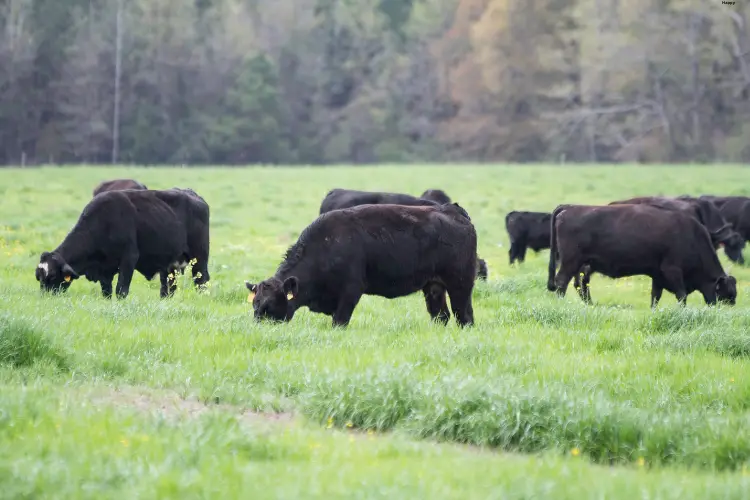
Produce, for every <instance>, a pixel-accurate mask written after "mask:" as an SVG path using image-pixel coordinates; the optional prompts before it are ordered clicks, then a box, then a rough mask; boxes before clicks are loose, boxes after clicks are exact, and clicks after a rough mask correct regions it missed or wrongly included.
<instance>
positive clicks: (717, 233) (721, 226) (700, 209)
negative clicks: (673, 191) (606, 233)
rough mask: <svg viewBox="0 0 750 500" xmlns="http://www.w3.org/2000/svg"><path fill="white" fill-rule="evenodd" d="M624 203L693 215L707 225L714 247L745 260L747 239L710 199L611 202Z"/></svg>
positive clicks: (656, 198) (652, 198)
mask: <svg viewBox="0 0 750 500" xmlns="http://www.w3.org/2000/svg"><path fill="white" fill-rule="evenodd" d="M624 204H628V205H638V204H647V205H651V206H654V207H659V208H663V209H666V210H678V211H681V212H683V213H685V214H687V215H691V216H693V217H695V218H696V219H697V220H698V222H700V223H701V224H703V225H704V226H705V227H706V230H707V231H708V234H709V235H710V236H711V242H712V243H713V245H714V248H718V247H719V246H724V253H726V255H727V257H729V259H730V260H732V261H734V262H739V263H740V264H741V263H743V262H744V258H743V257H742V250H743V249H744V248H745V240H744V239H743V238H742V237H741V236H740V235H739V234H737V232H735V231H734V230H733V229H732V224H730V223H729V222H728V221H727V220H725V218H724V217H723V216H722V214H721V212H720V211H719V209H718V208H716V206H715V205H714V204H713V203H711V202H710V201H708V200H701V199H698V198H691V197H688V196H681V197H679V198H667V197H663V196H642V197H638V198H631V199H629V200H621V201H613V202H612V203H610V205H624Z"/></svg>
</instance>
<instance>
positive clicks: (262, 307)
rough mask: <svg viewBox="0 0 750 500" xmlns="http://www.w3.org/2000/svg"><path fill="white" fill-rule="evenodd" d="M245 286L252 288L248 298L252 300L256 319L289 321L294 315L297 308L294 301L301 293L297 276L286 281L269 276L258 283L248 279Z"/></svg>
mask: <svg viewBox="0 0 750 500" xmlns="http://www.w3.org/2000/svg"><path fill="white" fill-rule="evenodd" d="M245 286H246V287H247V289H248V290H250V296H249V297H248V300H252V303H253V316H254V317H255V319H256V320H261V319H271V320H275V321H289V320H291V319H292V317H293V316H294V311H295V310H296V309H295V307H294V306H293V304H292V301H293V300H294V299H295V298H296V297H297V294H298V293H299V282H298V280H297V278H296V277H295V276H291V277H289V278H287V279H285V280H284V281H281V280H280V279H278V278H275V277H274V278H269V279H267V280H265V281H261V282H260V283H258V284H252V283H250V282H247V281H246V282H245Z"/></svg>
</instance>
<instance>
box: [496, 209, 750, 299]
mask: <svg viewBox="0 0 750 500" xmlns="http://www.w3.org/2000/svg"><path fill="white" fill-rule="evenodd" d="M746 221H747V222H746ZM505 224H506V229H507V231H508V235H509V236H510V241H511V247H510V251H509V255H510V262H511V264H512V263H513V262H514V261H516V260H518V261H520V262H522V261H523V260H524V257H525V254H526V249H527V248H531V249H532V250H534V251H536V252H538V251H539V250H541V249H544V248H549V249H550V257H549V272H548V281H547V289H548V290H550V291H555V292H557V293H558V294H559V295H564V294H565V291H566V290H567V287H568V284H569V283H570V280H571V279H573V280H574V286H575V288H576V289H577V290H578V294H579V295H580V297H581V299H582V300H583V301H584V302H591V292H590V290H589V280H590V278H591V274H592V273H595V272H596V273H600V274H603V275H605V276H608V277H610V278H622V277H626V276H635V275H644V276H648V277H650V278H651V305H652V307H655V306H656V305H657V304H658V302H659V299H660V298H661V295H662V292H663V291H664V290H667V291H669V292H671V293H673V294H674V295H675V296H676V297H677V300H678V301H679V302H680V303H682V304H684V303H685V300H686V298H687V296H688V295H689V294H690V293H692V292H694V291H699V292H700V293H701V294H702V295H703V298H704V300H705V301H706V303H707V304H714V303H716V302H717V301H719V302H724V303H727V304H730V305H733V304H734V303H735V301H736V298H737V280H736V279H735V278H734V277H732V276H729V275H727V274H726V273H725V272H724V269H723V268H722V266H721V263H720V261H719V258H718V255H717V254H716V250H717V249H718V248H719V247H724V252H725V253H726V255H727V257H728V258H729V259H730V260H732V261H734V262H737V263H740V264H742V263H744V259H743V256H742V250H743V249H744V247H745V241H746V240H748V239H750V198H745V197H716V196H700V197H698V198H695V197H691V196H687V195H685V196H679V197H676V198H668V197H658V196H653V197H640V198H631V199H628V200H621V201H613V202H611V203H610V204H609V205H604V206H592V205H560V206H558V207H557V208H556V209H555V210H554V211H553V212H552V213H543V212H515V211H514V212H510V213H509V214H508V215H507V217H506V219H505ZM558 263H559V264H560V269H559V271H558V272H557V273H556V270H557V264H558Z"/></svg>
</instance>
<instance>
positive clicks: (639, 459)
mask: <svg viewBox="0 0 750 500" xmlns="http://www.w3.org/2000/svg"><path fill="white" fill-rule="evenodd" d="M637 463H638V467H643V466H644V465H646V459H645V458H643V457H638V462H637Z"/></svg>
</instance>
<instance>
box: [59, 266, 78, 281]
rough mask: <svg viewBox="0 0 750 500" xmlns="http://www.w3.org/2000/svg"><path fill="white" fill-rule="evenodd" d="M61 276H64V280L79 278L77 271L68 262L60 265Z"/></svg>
mask: <svg viewBox="0 0 750 500" xmlns="http://www.w3.org/2000/svg"><path fill="white" fill-rule="evenodd" d="M62 273H63V276H64V277H65V278H66V279H65V281H69V280H68V278H70V279H74V280H77V279H78V278H79V276H78V273H77V272H75V271H74V270H73V268H72V267H70V264H65V265H63V267H62Z"/></svg>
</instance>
